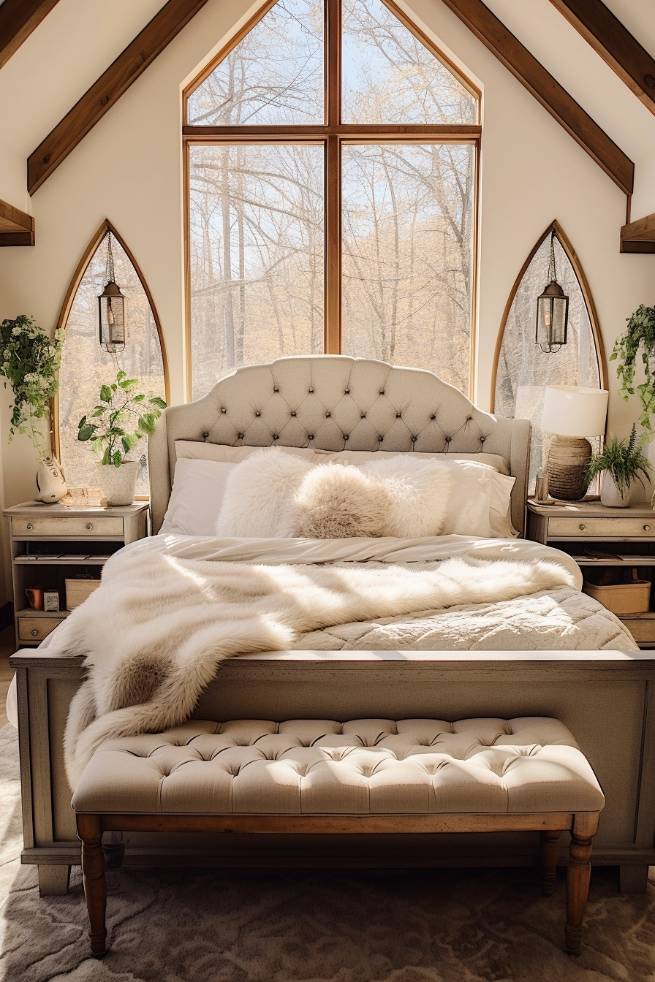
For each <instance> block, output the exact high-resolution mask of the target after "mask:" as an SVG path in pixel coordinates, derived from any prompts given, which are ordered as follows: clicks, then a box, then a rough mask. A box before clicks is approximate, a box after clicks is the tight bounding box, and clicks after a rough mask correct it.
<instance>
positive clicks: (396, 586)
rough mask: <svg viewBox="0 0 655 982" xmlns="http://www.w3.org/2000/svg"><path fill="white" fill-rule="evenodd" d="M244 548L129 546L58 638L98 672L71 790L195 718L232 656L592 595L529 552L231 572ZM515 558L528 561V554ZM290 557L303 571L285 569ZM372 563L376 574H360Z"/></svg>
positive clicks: (309, 553)
mask: <svg viewBox="0 0 655 982" xmlns="http://www.w3.org/2000/svg"><path fill="white" fill-rule="evenodd" d="M446 538H448V539H459V538H460V537H446ZM157 540H159V541H157ZM240 541H241V540H231V544H230V540H216V539H207V540H198V539H188V538H186V537H175V536H170V537H159V536H158V537H155V539H150V540H142V542H139V543H135V544H134V545H132V546H128V547H127V548H125V549H123V550H121V551H120V552H119V553H117V554H116V555H115V556H113V557H112V558H111V560H109V562H108V563H107V564H106V566H105V568H104V571H103V576H102V584H101V586H100V588H99V589H98V590H96V591H95V593H93V594H92V595H91V597H89V598H88V599H87V600H86V601H85V603H84V604H82V605H81V606H80V607H78V608H77V609H75V610H74V611H73V612H72V614H71V615H70V617H69V618H67V620H66V621H65V622H64V624H63V625H62V626H61V627H60V628H59V629H58V631H57V634H56V636H55V637H56V644H55V643H54V642H55V637H53V645H52V646H51V648H50V649H49V650H50V651H52V653H53V654H54V653H56V651H57V650H58V651H59V653H62V654H79V655H83V656H84V658H85V666H86V669H87V673H88V675H87V679H86V681H85V682H84V683H83V685H82V686H81V688H80V689H79V691H78V692H77V694H76V696H75V697H74V699H73V702H72V705H71V711H70V715H69V718H68V723H67V731H66V742H65V757H66V767H67V772H68V776H69V780H70V783H71V786H72V787H75V785H76V783H77V780H78V777H79V775H80V774H81V771H82V769H83V768H84V766H85V764H86V763H87V762H88V760H89V759H90V757H91V756H92V754H93V753H94V751H95V750H96V748H97V747H98V746H99V745H100V744H101V743H102V742H103V741H105V740H107V739H110V738H117V737H122V736H133V735H137V734H140V733H147V732H158V731H161V730H165V729H167V728H169V727H171V726H175V725H177V724H180V723H182V722H184V721H185V720H187V719H189V717H190V716H191V715H192V713H193V710H194V707H195V705H196V702H197V700H198V697H199V696H200V694H201V693H202V692H203V690H204V689H205V687H206V686H207V685H208V684H209V682H210V681H211V680H212V678H213V677H214V675H215V672H216V670H217V668H218V666H219V664H220V663H221V662H222V661H223V660H225V659H226V658H230V657H231V656H232V655H236V654H241V653H246V652H258V651H270V650H281V649H285V648H288V647H289V646H290V645H291V644H292V643H293V641H294V639H295V638H296V637H298V636H299V635H300V634H302V633H304V632H308V631H313V630H317V629H319V628H323V627H327V626H332V625H336V624H346V623H350V622H353V621H363V620H370V619H371V618H377V617H390V616H397V615H402V614H411V613H416V612H420V611H423V610H428V609H439V608H444V607H449V606H452V605H458V604H476V603H485V602H494V601H497V600H509V599H513V598H516V597H521V596H525V595H528V594H532V593H536V592H537V591H541V590H547V589H555V588H557V587H561V586H573V587H576V586H577V587H579V583H577V582H576V576H577V575H578V574H577V568H575V571H574V568H573V564H572V563H571V566H570V567H569V566H567V565H566V563H563V562H562V561H561V559H560V557H561V554H557V553H556V552H555V551H554V550H547V549H544V548H543V547H537V551H536V553H535V545H534V544H528V543H525V544H522V545H524V546H525V547H526V548H527V550H528V556H529V558H525V559H523V560H520V559H514V558H507V559H506V558H490V559H485V558H476V557H477V555H480V556H481V557H483V556H485V554H486V553H485V549H484V546H483V547H482V548H481V549H479V550H477V551H476V550H471V551H470V552H469V553H463V554H461V555H458V553H457V549H455V550H454V553H453V552H452V551H451V554H450V556H449V557H448V552H447V550H446V547H445V546H444V544H443V539H441V540H439V539H423V540H403V539H377V540H366V539H353V540H348V541H344V540H338V541H332V540H324V541H321V542H317V541H315V540H310V539H308V540H295V541H292V540H280V539H277V540H249V541H248V542H247V543H244V547H243V548H244V552H245V557H246V558H247V557H249V556H250V557H251V556H253V555H258V553H257V545H258V544H259V545H260V553H259V555H261V558H262V559H263V563H265V564H266V565H264V564H263V563H253V562H248V561H246V562H244V561H243V558H242V560H241V561H240V562H234V561H231V562H226V561H224V557H225V555H226V554H227V555H230V553H231V555H230V558H237V557H238V548H239V546H238V543H239V542H240ZM235 543H236V545H235ZM431 544H432V545H431ZM478 544H480V545H482V543H480V540H478ZM504 547H505V549H506V550H507V552H506V554H507V555H508V556H510V557H512V556H513V555H515V554H516V553H517V552H518V554H519V555H521V547H519V546H518V543H516V542H515V541H514V542H511V543H510V542H505V543H504ZM499 549H500V547H499V546H498V545H497V544H496V555H498V551H499ZM445 550H446V551H445ZM235 551H236V556H235ZM487 553H488V550H487ZM294 554H296V555H294ZM290 555H291V556H293V558H294V559H296V558H300V559H302V562H298V563H296V562H292V563H289V562H285V561H284V560H285V559H286V558H287V557H288V556H290ZM398 555H400V556H402V559H403V560H405V559H406V557H409V558H410V559H414V560H419V561H417V562H407V561H404V562H403V561H401V562H397V561H394V557H395V556H398ZM440 555H443V556H444V557H445V558H443V559H441V561H437V562H434V561H432V562H421V561H420V560H425V559H432V560H434V559H435V556H436V557H437V559H439V556H440ZM491 555H492V556H493V555H494V553H493V552H492V553H491ZM500 555H501V556H503V552H502V549H501V550H500ZM362 558H366V559H369V560H373V562H360V561H353V560H360V559H362ZM53 649H55V650H53Z"/></svg>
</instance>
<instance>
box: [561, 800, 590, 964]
mask: <svg viewBox="0 0 655 982" xmlns="http://www.w3.org/2000/svg"><path fill="white" fill-rule="evenodd" d="M597 830H598V815H596V814H592V813H584V812H583V813H581V814H579V815H574V816H573V828H572V829H571V845H570V848H569V867H568V871H567V879H566V950H567V951H568V953H569V954H570V955H579V954H580V952H581V950H582V921H583V919H584V912H585V907H586V905H587V898H588V897H589V880H590V878H591V845H592V842H593V838H594V835H595V834H596V832H597Z"/></svg>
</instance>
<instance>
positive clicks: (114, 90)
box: [0, 0, 655, 252]
mask: <svg viewBox="0 0 655 982" xmlns="http://www.w3.org/2000/svg"><path fill="white" fill-rule="evenodd" d="M206 2H207V0H167V2H165V3H162V2H161V0H140V2H138V3H134V4H129V5H127V6H126V7H124V6H123V5H120V8H117V7H116V6H115V5H113V4H110V5H109V7H111V11H110V14H111V24H112V30H111V41H112V43H111V44H107V45H106V46H105V47H106V49H107V50H106V51H105V53H104V58H105V59H106V60H102V61H101V60H100V59H101V58H102V55H100V52H98V57H96V59H95V61H94V62H92V63H90V64H88V65H86V66H82V67H85V68H86V72H85V74H86V82H85V84H84V87H83V88H82V89H81V91H80V90H78V91H76V92H74V93H73V92H69V93H68V95H67V96H66V95H65V93H63V92H61V93H60V94H59V97H57V96H56V95H55V94H54V92H53V98H52V105H51V106H50V105H48V106H45V107H43V108H44V112H43V119H42V123H45V122H46V120H47V125H48V126H49V131H48V129H45V132H43V133H42V134H41V135H42V139H41V142H40V143H39V145H38V146H37V147H36V148H35V149H33V150H32V152H31V153H29V159H28V164H27V178H28V179H27V185H28V189H29V192H30V194H33V193H35V192H36V191H37V189H38V188H39V187H40V186H41V185H42V184H43V182H44V181H46V180H47V179H48V177H49V176H50V175H51V174H52V173H53V171H54V170H55V169H56V168H57V167H58V166H59V165H60V164H61V163H62V161H63V160H64V159H65V158H66V156H67V155H68V154H69V153H71V152H72V151H73V150H74V148H75V146H76V145H77V144H78V143H79V142H80V141H81V140H82V139H84V137H85V136H86V135H87V134H88V133H89V131H90V130H91V129H92V128H93V127H94V126H95V125H96V123H97V122H98V121H99V120H100V119H101V118H102V116H103V115H104V114H105V113H106V112H108V111H109V110H110V109H111V106H112V105H114V104H115V102H116V101H117V100H118V99H120V97H121V96H122V95H123V93H124V92H125V91H126V90H127V89H128V88H129V87H130V86H131V85H132V83H133V82H134V81H136V79H137V78H138V77H139V75H141V74H142V73H143V72H144V71H146V70H147V68H148V66H149V65H150V64H151V63H152V61H153V60H154V59H155V58H156V57H157V56H158V55H159V54H160V53H161V51H163V50H164V48H165V47H166V46H167V45H168V44H169V43H170V41H172V40H173V39H174V38H175V37H176V35H177V34H178V32H179V31H181V30H183V28H184V27H185V25H186V24H187V23H188V21H189V20H190V19H191V18H192V17H193V16H194V15H195V14H196V13H197V12H198V11H199V10H200V9H201V8H202V7H203V6H204V5H205V3H206ZM328 2H335V0H328ZM433 2H434V3H443V4H444V5H445V6H446V7H448V8H449V9H450V10H451V11H452V12H453V13H454V14H455V15H456V16H457V17H459V19H460V20H461V21H463V22H464V23H465V24H466V25H467V27H468V28H469V29H470V30H471V31H472V32H473V33H474V34H475V35H476V36H477V37H478V38H479V40H480V41H481V42H482V43H483V44H485V45H486V47H487V48H489V49H490V50H491V51H492V52H493V54H494V55H495V56H496V57H497V58H498V59H499V60H500V61H501V62H502V64H503V65H505V67H506V68H507V69H508V70H509V71H510V72H512V74H513V75H514V76H515V77H516V78H517V79H518V80H519V81H520V82H521V83H522V84H523V85H524V86H525V87H526V88H527V89H528V91H530V92H531V94H532V95H533V96H534V97H535V98H536V99H537V100H538V101H539V102H540V103H541V105H542V106H543V107H544V108H545V109H546V110H547V111H548V112H549V113H550V114H551V115H552V116H553V117H554V118H555V119H556V120H557V121H558V122H559V123H560V124H561V125H562V126H563V127H564V129H565V130H566V131H567V132H568V133H569V135H570V136H571V137H572V138H573V139H575V140H576V141H577V142H578V144H579V145H580V146H581V147H582V148H583V149H584V150H585V151H586V152H587V153H589V154H590V156H591V157H592V158H593V159H594V160H595V161H596V163H597V164H598V165H599V166H600V167H601V168H602V169H603V170H604V171H605V173H607V174H608V176H609V177H610V178H611V179H612V180H613V181H614V182H615V184H616V185H617V186H618V187H619V188H621V190H622V191H624V192H625V194H626V195H627V198H628V209H627V217H628V222H627V223H626V226H625V227H624V228H623V230H622V232H621V236H620V240H619V237H618V235H617V241H620V247H621V249H622V251H627V252H644V251H649V252H655V216H654V215H647V216H645V217H641V218H640V217H639V216H636V215H631V214H630V201H631V198H632V193H633V185H634V181H635V167H634V164H633V160H632V159H631V153H632V154H633V155H634V156H635V157H636V156H637V154H635V153H634V150H635V149H636V150H638V151H639V153H640V154H642V155H643V159H645V160H646V161H648V162H650V166H652V161H653V159H655V118H654V117H655V60H654V59H653V57H652V55H651V53H650V51H649V50H648V45H649V44H653V43H655V28H654V26H653V24H651V23H650V20H654V21H655V18H650V20H649V18H648V16H647V14H646V13H645V12H644V7H643V6H642V5H636V4H634V2H633V0H607V2H606V3H605V4H603V3H602V2H601V0H528V2H523V3H522V4H517V3H516V2H515V0H486V2H484V3H483V2H482V0H433ZM75 4H76V5H77V7H79V8H80V9H79V14H80V18H79V20H80V30H83V29H86V30H87V31H88V30H89V29H90V30H94V26H96V23H97V22H94V20H93V18H91V20H90V21H87V22H86V23H85V22H84V9H83V8H84V6H85V5H84V4H82V3H81V0H59V2H58V0H3V2H0V70H1V69H2V66H3V65H5V64H6V63H7V62H8V61H10V59H11V58H12V57H14V56H15V57H18V58H20V57H21V53H20V52H19V49H20V47H21V45H23V44H24V45H25V49H26V50H27V49H29V47H30V44H33V45H35V44H38V41H39V33H40V32H44V31H47V30H48V21H49V20H50V21H51V22H52V25H53V30H55V29H56V24H55V23H54V22H55V20H56V18H57V14H58V10H59V9H61V8H64V7H66V6H67V5H68V6H69V7H70V6H71V5H75ZM636 7H640V8H641V11H642V12H641V15H638V14H637V11H636V9H635V8H636ZM119 9H120V17H117V16H116V14H117V10H119ZM139 14H140V15H141V16H140V17H139ZM144 15H145V16H144ZM148 18H150V19H149V20H148ZM44 19H45V22H44ZM108 23H109V20H108ZM101 27H102V25H99V24H97V28H98V30H100V29H101ZM642 38H643V43H641V39H642ZM63 40H64V41H67V40H69V39H63ZM94 40H98V38H95V39H94ZM100 40H102V39H100ZM101 46H103V45H101ZM65 47H66V46H64V50H65ZM75 48H76V53H77V48H78V44H76V45H75ZM50 50H51V51H53V53H54V54H56V55H57V57H56V58H53V59H52V62H51V64H50V66H49V67H50V72H52V71H53V66H54V65H55V64H56V70H57V74H58V76H59V75H61V74H62V73H63V74H64V75H65V74H66V72H67V60H66V59H63V60H62V59H61V58H60V57H59V56H60V55H61V54H62V51H61V50H58V49H57V46H55V48H54V49H52V48H51V49H50ZM651 50H652V49H651ZM82 60H83V59H82ZM583 66H584V69H586V70H584V69H583ZM79 67H80V66H76V68H75V71H74V72H70V74H71V75H76V74H78V72H79ZM603 72H605V73H607V72H609V73H612V74H613V77H614V80H615V87H614V89H613V93H614V95H613V98H611V99H607V98H604V99H599V98H598V87H597V86H595V85H594V79H595V78H597V77H598V74H599V73H601V74H602V73H603ZM91 73H93V74H91ZM54 81H55V80H54V79H53V88H54ZM604 81H605V82H606V84H605V86H604V88H603V91H604V92H607V91H608V85H607V80H606V79H604ZM64 88H65V86H64ZM47 91H49V90H47ZM46 101H47V100H46ZM67 102H68V105H67V104H66V103H67ZM644 117H646V119H647V120H648V125H646V124H645V121H644ZM636 134H639V136H638V138H636ZM644 143H645V145H646V153H644V148H643V144H644ZM649 144H650V150H648V147H649ZM636 163H637V175H636V180H637V187H639V179H640V170H641V168H642V166H643V160H642V159H637V161H636ZM0 165H1V161H0ZM647 166H648V165H647ZM1 173H2V170H1V166H0V174H1ZM648 177H649V179H650V178H655V167H653V169H652V170H650V171H649V174H648ZM1 191H2V187H1V186H0V192H1ZM640 198H641V199H644V194H643V193H642V194H641V196H640ZM3 206H4V211H3ZM652 207H655V201H652V202H651V208H652ZM7 215H9V216H10V217H9V218H7ZM21 215H22V216H23V218H22V219H17V216H21ZM29 219H30V216H29V215H27V214H25V213H24V212H22V211H20V210H19V209H17V208H16V207H13V208H12V206H11V205H9V204H6V203H4V202H0V244H11V245H15V244H30V242H33V241H34V229H33V223H32V224H31V225H30V224H29V221H28V220H29ZM630 219H632V220H630ZM17 220H18V221H20V222H22V225H21V227H20V229H19V228H18V227H17V225H16V222H17ZM3 221H4V224H3ZM7 223H9V225H10V226H11V227H9V225H8V224H7ZM20 236H22V238H20ZM3 239H4V241H3Z"/></svg>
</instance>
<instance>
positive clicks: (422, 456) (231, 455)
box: [0, 0, 507, 474]
mask: <svg viewBox="0 0 655 982" xmlns="http://www.w3.org/2000/svg"><path fill="white" fill-rule="evenodd" d="M0 2H1V0H0ZM262 449H264V448H262V447H248V446H243V447H229V446H227V444H224V443H206V442H204V441H201V440H176V441H175V453H176V455H177V457H178V458H179V457H192V458H193V459H194V460H218V461H221V462H224V463H239V462H240V461H242V460H245V459H246V457H251V456H252V454H254V453H258V452H259V451H260V450H262ZM279 449H280V450H283V451H284V453H289V454H293V455H294V456H298V457H304V458H305V459H306V460H311V461H313V462H314V463H318V464H322V463H323V462H324V461H325V460H332V461H334V463H336V464H357V465H358V466H359V465H361V464H363V463H368V461H369V460H390V459H391V458H392V457H402V458H403V460H445V461H446V463H451V462H452V461H458V460H474V461H476V463H481V464H488V465H489V466H490V467H493V468H494V470H497V471H498V472H499V473H500V474H507V463H506V461H505V459H504V458H503V457H501V456H500V455H499V454H495V453H454V452H453V453H436V452H435V453H423V452H418V451H417V452H414V451H401V450H313V449H311V448H310V447H280V448H279Z"/></svg>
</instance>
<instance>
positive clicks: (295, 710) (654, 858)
mask: <svg viewBox="0 0 655 982" xmlns="http://www.w3.org/2000/svg"><path fill="white" fill-rule="evenodd" d="M12 663H13V665H14V667H15V668H16V677H17V687H18V708H19V739H20V763H21V783H22V795H23V838H24V848H23V852H22V861H23V862H24V863H34V864H36V865H38V867H39V883H40V887H41V891H42V892H43V893H57V892H62V891H65V889H66V887H67V883H68V870H69V868H70V866H71V865H78V864H79V862H80V850H79V843H78V840H77V836H76V830H75V821H74V815H73V812H72V809H71V807H70V797H71V792H70V788H69V786H68V782H67V780H66V775H65V771H64V762H63V732H64V726H65V722H66V716H67V713H68V706H69V704H70V701H71V699H72V697H73V695H74V693H75V692H76V690H77V688H78V687H79V685H80V683H81V681H82V666H81V659H80V658H57V657H54V656H49V655H47V654H46V653H45V652H43V653H40V652H38V651H37V652H34V651H30V652H18V653H17V654H16V655H14V656H13V657H12ZM654 683H655V659H654V658H653V657H652V653H651V652H648V651H639V652H631V653H629V654H624V653H621V652H575V651H574V652H556V651H552V652H535V651H530V652H503V651H496V652H492V651H490V652H419V651H401V652H393V651H391V652H366V651H350V652H331V651H318V652H312V651H296V652H287V653H285V652H275V653H271V654H263V655H262V654H258V655H247V656H243V657H241V658H235V659H232V660H231V661H229V662H227V663H225V664H224V665H223V667H222V668H221V670H220V672H219V673H218V675H217V677H216V679H215V681H214V682H213V683H212V684H211V685H210V686H209V688H208V689H207V691H206V692H205V693H204V695H203V696H202V698H201V700H200V702H199V704H198V707H197V710H196V713H195V716H196V717H197V718H200V719H202V718H205V719H228V718H234V717H240V718H244V717H246V718H248V717H250V718H268V719H274V720H283V719H286V718H291V717H293V718H312V717H316V718H323V719H325V718H332V719H354V718H363V717H395V718H398V717H405V718H417V717H431V718H435V717H438V718H445V719H455V718H462V717H474V716H500V717H504V716H519V715H525V716H532V715H539V716H556V717H558V718H559V719H561V720H562V722H563V723H564V724H565V725H566V726H568V727H569V728H570V729H571V730H572V732H573V733H574V734H575V736H576V739H577V740H578V742H579V744H580V747H581V749H582V751H583V753H584V754H585V755H586V756H587V757H588V759H589V761H590V763H591V764H592V767H593V768H594V770H595V772H596V774H597V775H598V778H599V780H600V783H601V785H602V787H603V790H604V792H605V795H606V798H607V805H606V809H605V812H604V813H603V819H602V822H601V827H600V831H599V833H598V836H597V839H596V842H597V846H596V848H595V856H594V863H596V864H603V865H612V866H618V867H619V868H620V870H621V886H622V889H625V890H628V891H636V890H642V889H645V885H646V876H647V869H648V866H649V865H651V864H655V781H653V780H652V774H653V773H654V768H655V684H654ZM437 838H438V841H437ZM206 848H207V843H204V842H200V841H198V839H197V837H193V838H191V839H189V838H187V839H184V838H182V837H175V838H174V839H171V840H166V841H164V840H163V839H162V837H161V836H147V837H146V836H144V835H142V836H140V837H138V836H134V837H130V838H129V840H128V841H127V850H126V858H125V861H126V863H129V864H130V865H144V864H146V865H153V864H157V865H168V864H179V863H183V864H184V865H187V866H188V865H193V860H194V856H197V859H198V862H199V863H202V864H203V865H207V863H208V862H214V863H216V864H217V865H228V864H230V865H259V866H263V865H266V866H269V865H273V864H277V865H291V864H293V865H296V866H297V865H320V864H321V863H329V864H330V865H334V852H333V851H330V850H325V852H323V851H322V849H321V844H320V843H317V842H316V839H315V837H314V838H313V839H312V841H311V843H303V842H301V841H299V842H296V843H293V844H288V846H287V847H286V848H285V849H284V851H283V852H282V851H281V850H280V846H279V843H277V844H269V843H266V842H262V844H261V848H260V849H258V850H257V852H256V853H255V854H253V848H252V844H249V845H248V846H247V847H245V846H244V849H243V851H242V850H241V848H240V844H239V842H237V841H235V840H234V839H232V840H231V843H230V849H229V852H226V853H221V852H219V851H215V852H214V853H213V855H212V856H211V857H210V858H209V859H208V856H207V851H206ZM267 850H268V851H267ZM536 852H537V843H536V841H535V840H534V837H530V836H527V837H523V838H520V839H519V840H517V839H516V838H512V839H510V838H507V841H503V842H501V841H500V839H499V840H498V841H497V842H495V843H494V844H493V845H490V844H489V843H488V842H479V843H478V842H474V841H472V839H471V837H468V836H467V837H465V841H461V840H458V839H457V837H454V839H453V841H452V842H444V839H443V837H441V838H439V837H436V838H435V841H434V842H425V841H424V842H422V844H421V848H420V849H419V850H417V849H416V848H414V849H412V848H411V847H409V846H408V844H407V843H405V842H403V841H402V837H400V836H395V837H391V838H390V841H389V842H385V843H381V842H380V841H379V839H377V840H376V842H375V843H368V842H362V839H361V837H357V836H354V837H353V840H352V842H351V843H350V844H349V843H344V842H341V843H340V847H339V855H340V857H341V858H342V862H343V865H344V866H351V865H360V866H361V865H368V866H374V865H391V866H411V865H434V866H440V865H476V866H477V865H479V866H484V865H488V866H503V865H517V864H525V865H529V864H531V863H533V862H534V861H535V858H536ZM564 859H565V857H564V856H562V861H563V862H564Z"/></svg>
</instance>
